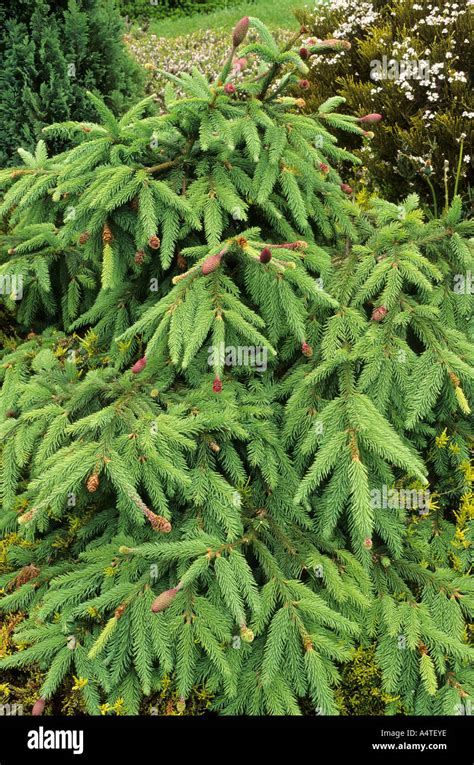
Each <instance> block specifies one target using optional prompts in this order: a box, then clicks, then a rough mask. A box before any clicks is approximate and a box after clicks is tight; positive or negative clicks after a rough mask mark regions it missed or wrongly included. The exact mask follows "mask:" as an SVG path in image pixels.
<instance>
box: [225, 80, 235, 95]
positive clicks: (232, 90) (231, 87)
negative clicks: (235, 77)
mask: <svg viewBox="0 0 474 765" xmlns="http://www.w3.org/2000/svg"><path fill="white" fill-rule="evenodd" d="M224 92H225V93H227V95H228V96H231V95H232V94H233V93H235V85H233V84H232V83H231V82H228V83H227V85H224Z"/></svg>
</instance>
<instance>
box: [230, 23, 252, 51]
mask: <svg viewBox="0 0 474 765" xmlns="http://www.w3.org/2000/svg"><path fill="white" fill-rule="evenodd" d="M249 26H250V19H249V17H248V16H244V17H243V18H242V19H240V21H238V22H237V24H236V25H235V27H234V31H233V32H232V45H233V46H234V48H238V47H239V45H240V44H241V43H243V41H244V40H245V38H246V36H247V32H248V31H249Z"/></svg>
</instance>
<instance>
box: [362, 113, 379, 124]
mask: <svg viewBox="0 0 474 765" xmlns="http://www.w3.org/2000/svg"><path fill="white" fill-rule="evenodd" d="M381 119H383V117H382V115H381V114H365V115H364V116H363V117H359V122H362V123H363V124H365V125H369V124H370V123H372V122H380V120H381Z"/></svg>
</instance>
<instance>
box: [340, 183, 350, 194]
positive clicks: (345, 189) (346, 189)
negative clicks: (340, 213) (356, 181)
mask: <svg viewBox="0 0 474 765" xmlns="http://www.w3.org/2000/svg"><path fill="white" fill-rule="evenodd" d="M341 190H342V191H343V192H344V194H352V186H349V184H348V183H341Z"/></svg>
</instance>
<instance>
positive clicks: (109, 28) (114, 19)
mask: <svg viewBox="0 0 474 765" xmlns="http://www.w3.org/2000/svg"><path fill="white" fill-rule="evenodd" d="M122 28H123V27H122V21H121V18H120V15H119V13H118V11H117V10H116V8H115V6H114V3H113V2H112V1H111V0H68V1H67V2H66V1H65V0H62V1H61V2H53V3H52V2H49V1H48V0H19V2H17V3H10V2H1V3H0V60H1V61H2V66H1V71H0V121H1V124H2V134H1V136H0V166H2V167H3V166H5V164H6V163H8V164H15V162H16V161H17V155H16V148H17V146H21V147H22V148H24V149H28V150H31V149H34V146H35V144H36V142H37V140H38V137H39V135H40V132H41V129H42V128H43V127H44V126H45V125H48V124H49V123H50V122H52V121H53V120H66V119H87V118H89V117H91V116H92V109H91V106H90V102H89V101H88V99H87V97H86V96H85V90H86V89H91V90H94V91H96V92H98V93H101V94H103V96H104V98H105V100H106V102H107V104H108V105H109V106H110V107H111V108H112V109H113V110H114V111H116V112H120V111H121V110H122V109H123V108H124V106H126V105H127V104H129V103H130V102H131V100H132V99H135V98H136V96H137V94H139V92H140V90H141V87H142V81H143V77H142V74H141V72H140V69H139V67H138V66H137V65H136V63H135V62H134V61H132V59H131V58H130V57H129V56H128V54H127V52H126V50H125V47H124V44H123V42H122ZM45 30H47V33H45ZM52 148H54V149H55V150H58V148H60V145H59V144H54V143H53V144H52Z"/></svg>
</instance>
